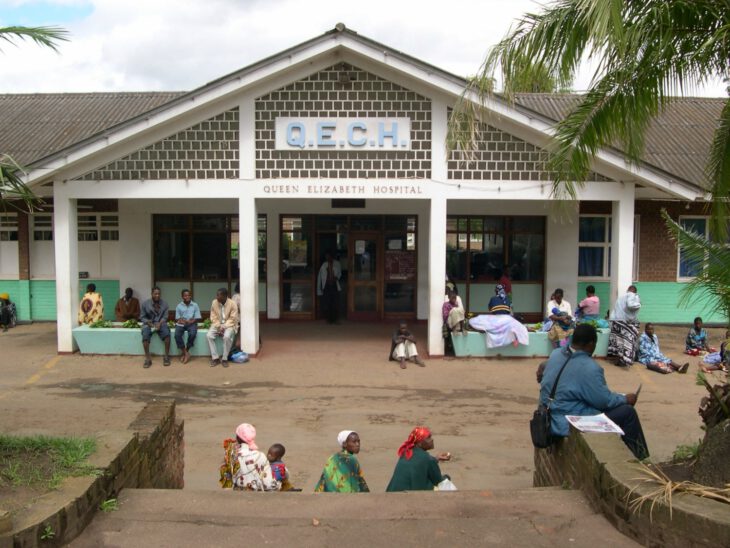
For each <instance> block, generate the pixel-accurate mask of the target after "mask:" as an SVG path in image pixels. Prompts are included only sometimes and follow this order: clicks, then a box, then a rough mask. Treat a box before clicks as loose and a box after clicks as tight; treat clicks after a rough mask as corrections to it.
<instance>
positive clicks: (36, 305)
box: [30, 280, 56, 321]
mask: <svg viewBox="0 0 730 548" xmlns="http://www.w3.org/2000/svg"><path fill="white" fill-rule="evenodd" d="M30 311H31V316H32V317H33V320H54V321H55V319H56V281H55V280H31V281H30Z"/></svg>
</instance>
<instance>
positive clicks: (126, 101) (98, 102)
mask: <svg viewBox="0 0 730 548" xmlns="http://www.w3.org/2000/svg"><path fill="white" fill-rule="evenodd" d="M180 95H182V93H181V92H174V91H173V92H145V93H129V92H124V93H33V94H30V93H28V94H19V95H0V152H3V153H7V154H10V155H11V156H12V157H13V159H14V160H15V161H16V162H18V163H19V164H20V165H30V164H32V163H33V162H36V161H38V160H40V159H41V158H44V157H46V156H49V155H51V154H53V153H55V152H58V151H60V150H63V149H65V148H66V147H69V146H71V145H73V144H75V143H78V142H79V141H82V140H84V139H86V138H87V137H90V136H92V135H95V134H97V133H99V132H100V131H103V130H105V129H108V128H110V127H112V126H114V125H116V124H118V123H120V122H124V121H125V120H129V119H131V118H134V117H135V116H137V115H139V114H142V113H144V112H147V111H149V110H152V109H154V108H155V107H158V106H160V105H164V104H165V103H168V102H169V101H171V100H172V99H174V98H176V97H179V96H180Z"/></svg>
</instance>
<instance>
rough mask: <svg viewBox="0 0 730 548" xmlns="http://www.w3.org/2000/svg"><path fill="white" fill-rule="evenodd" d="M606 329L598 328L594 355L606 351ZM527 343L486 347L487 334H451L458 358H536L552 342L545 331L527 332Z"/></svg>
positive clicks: (547, 351)
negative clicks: (515, 345)
mask: <svg viewBox="0 0 730 548" xmlns="http://www.w3.org/2000/svg"><path fill="white" fill-rule="evenodd" d="M608 334H609V330H608V329H599V330H598V344H597V345H596V351H595V352H594V354H593V355H594V356H596V357H605V356H606V353H607V351H608ZM528 336H529V343H530V344H528V345H527V346H524V345H519V346H517V347H514V346H512V345H509V346H500V347H499V348H487V336H486V335H485V334H484V333H478V332H476V331H467V332H466V335H454V334H452V335H451V341H452V342H453V344H454V354H456V356H457V357H459V358H467V357H484V358H489V357H493V358H498V357H515V358H538V357H546V356H549V355H550V353H551V352H552V351H553V345H552V342H551V341H550V340H549V339H548V338H547V333H544V332H535V333H528Z"/></svg>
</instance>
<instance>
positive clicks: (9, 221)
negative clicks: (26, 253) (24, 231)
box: [0, 213, 18, 242]
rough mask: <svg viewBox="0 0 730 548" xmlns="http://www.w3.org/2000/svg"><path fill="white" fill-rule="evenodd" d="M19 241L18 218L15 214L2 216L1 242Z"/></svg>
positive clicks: (0, 222)
mask: <svg viewBox="0 0 730 548" xmlns="http://www.w3.org/2000/svg"><path fill="white" fill-rule="evenodd" d="M17 241H18V216H17V215H16V214H15V213H6V214H4V215H0V242H17Z"/></svg>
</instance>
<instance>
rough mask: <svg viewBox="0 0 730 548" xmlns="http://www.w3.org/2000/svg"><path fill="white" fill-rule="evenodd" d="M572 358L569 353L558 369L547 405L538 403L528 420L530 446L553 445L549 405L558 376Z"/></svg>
mask: <svg viewBox="0 0 730 548" xmlns="http://www.w3.org/2000/svg"><path fill="white" fill-rule="evenodd" d="M572 357H573V353H572V352H571V353H570V356H568V359H567V360H565V363H564V364H563V366H562V367H561V368H560V371H559V372H558V376H557V377H555V382H554V383H553V389H552V390H551V391H550V397H549V398H548V401H547V405H543V404H542V403H539V404H538V405H537V409H536V410H535V412H534V413H533V414H532V419H531V420H530V435H531V436H532V445H534V446H535V447H537V448H538V449H545V448H546V447H550V446H551V445H552V444H553V441H554V439H553V435H552V433H551V431H550V405H551V404H552V403H553V399H554V398H555V391H556V390H557V389H558V381H559V380H560V375H562V374H563V369H565V366H566V365H568V362H569V361H570V358H572Z"/></svg>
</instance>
